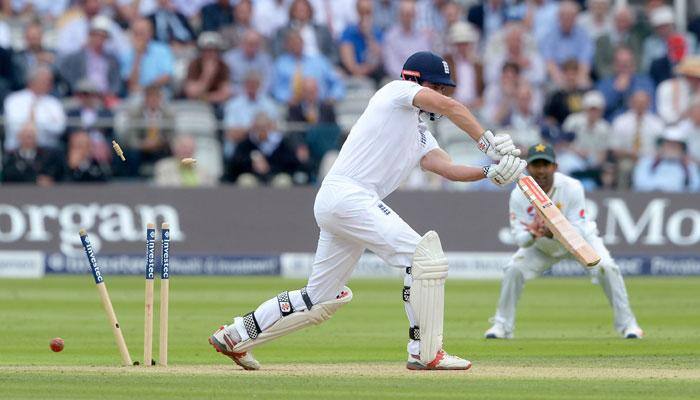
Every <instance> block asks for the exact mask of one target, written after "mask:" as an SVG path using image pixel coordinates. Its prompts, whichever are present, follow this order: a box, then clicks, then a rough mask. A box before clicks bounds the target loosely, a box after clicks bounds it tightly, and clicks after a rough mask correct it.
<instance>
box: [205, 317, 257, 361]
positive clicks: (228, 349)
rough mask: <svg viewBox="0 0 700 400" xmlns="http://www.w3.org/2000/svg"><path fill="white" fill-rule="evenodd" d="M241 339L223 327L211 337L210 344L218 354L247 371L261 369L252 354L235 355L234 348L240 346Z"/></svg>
mask: <svg viewBox="0 0 700 400" xmlns="http://www.w3.org/2000/svg"><path fill="white" fill-rule="evenodd" d="M240 339H241V338H240V337H238V336H236V337H233V335H231V334H229V333H228V332H227V331H226V329H224V327H223V326H222V327H221V328H219V330H217V331H216V332H214V334H213V335H211V336H210V337H209V344H211V345H212V346H214V349H216V352H217V353H221V354H223V355H225V356H227V357H229V358H230V359H232V360H233V362H235V363H236V364H238V365H240V366H241V367H243V369H246V370H255V369H260V363H259V362H258V360H256V359H255V357H253V354H252V353H250V352H243V353H235V352H234V351H233V347H234V346H235V345H236V344H238V342H239V341H240Z"/></svg>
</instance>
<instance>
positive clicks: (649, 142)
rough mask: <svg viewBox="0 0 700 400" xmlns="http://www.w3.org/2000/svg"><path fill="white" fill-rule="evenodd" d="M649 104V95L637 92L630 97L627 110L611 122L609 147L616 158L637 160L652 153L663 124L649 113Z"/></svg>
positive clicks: (640, 91)
mask: <svg viewBox="0 0 700 400" xmlns="http://www.w3.org/2000/svg"><path fill="white" fill-rule="evenodd" d="M650 104H651V98H650V97H649V94H648V93H646V92H645V91H643V90H638V91H637V92H635V93H634V94H633V95H632V97H630V101H629V110H627V111H626V112H625V113H623V114H621V115H619V116H617V117H616V118H615V119H614V120H613V122H612V131H613V132H614V134H613V135H611V136H610V142H609V145H610V148H611V149H612V150H613V151H614V152H615V153H616V155H617V156H618V157H621V158H626V157H632V158H637V157H639V156H642V155H649V154H653V153H654V150H655V149H656V141H657V140H658V138H659V136H661V134H662V133H663V130H664V122H663V120H662V119H661V118H659V117H658V116H657V115H656V114H654V113H652V112H651V111H650Z"/></svg>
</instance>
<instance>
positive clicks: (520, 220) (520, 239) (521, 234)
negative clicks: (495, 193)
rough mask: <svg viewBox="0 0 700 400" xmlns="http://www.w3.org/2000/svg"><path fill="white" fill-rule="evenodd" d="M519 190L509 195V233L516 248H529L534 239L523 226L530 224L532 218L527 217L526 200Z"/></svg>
mask: <svg viewBox="0 0 700 400" xmlns="http://www.w3.org/2000/svg"><path fill="white" fill-rule="evenodd" d="M519 190H520V189H517V188H516V189H514V190H513V191H512V192H511V193H510V202H509V209H510V210H509V211H510V212H509V219H510V233H511V235H512V236H513V241H514V242H515V244H517V245H518V247H530V246H531V245H532V243H533V242H534V240H535V238H534V237H533V236H532V234H531V233H530V232H529V231H528V230H527V228H526V227H525V225H526V224H529V223H530V222H532V219H533V218H532V217H531V216H530V215H528V213H527V208H528V206H527V205H526V202H527V199H525V198H524V196H523V195H522V193H520V192H519ZM527 204H529V203H527Z"/></svg>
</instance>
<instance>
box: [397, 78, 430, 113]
mask: <svg viewBox="0 0 700 400" xmlns="http://www.w3.org/2000/svg"><path fill="white" fill-rule="evenodd" d="M391 85H392V86H391V91H390V92H389V95H390V96H391V99H392V102H393V103H394V104H395V105H397V106H399V107H403V108H414V106H413V98H414V97H416V95H417V94H418V92H420V91H421V89H423V87H422V86H421V85H419V84H417V83H416V82H411V81H402V80H397V81H394V82H392V83H391Z"/></svg>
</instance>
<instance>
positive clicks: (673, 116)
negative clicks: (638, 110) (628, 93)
mask: <svg viewBox="0 0 700 400" xmlns="http://www.w3.org/2000/svg"><path fill="white" fill-rule="evenodd" d="M675 72H676V74H677V76H676V77H675V78H671V79H667V80H665V81H663V82H661V83H660V84H659V87H658V88H657V89H656V108H657V109H658V111H659V116H660V117H661V118H663V120H664V121H665V122H666V123H667V124H675V123H676V122H678V121H680V120H681V119H683V116H684V115H685V112H686V111H687V110H688V107H689V106H690V102H691V100H692V97H693V96H697V94H698V93H700V56H687V57H685V58H684V59H683V61H681V62H680V63H679V64H678V65H677V66H676V68H675Z"/></svg>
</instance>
